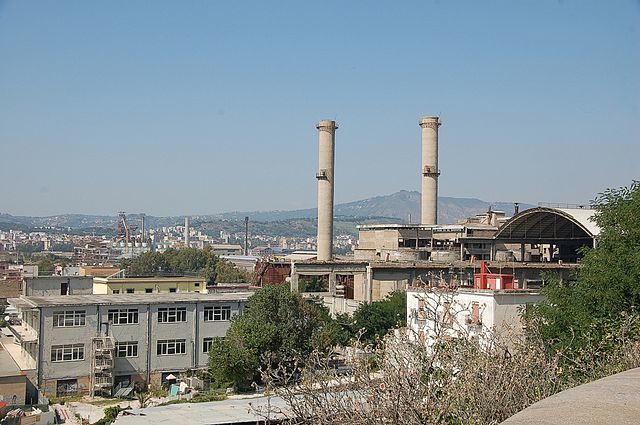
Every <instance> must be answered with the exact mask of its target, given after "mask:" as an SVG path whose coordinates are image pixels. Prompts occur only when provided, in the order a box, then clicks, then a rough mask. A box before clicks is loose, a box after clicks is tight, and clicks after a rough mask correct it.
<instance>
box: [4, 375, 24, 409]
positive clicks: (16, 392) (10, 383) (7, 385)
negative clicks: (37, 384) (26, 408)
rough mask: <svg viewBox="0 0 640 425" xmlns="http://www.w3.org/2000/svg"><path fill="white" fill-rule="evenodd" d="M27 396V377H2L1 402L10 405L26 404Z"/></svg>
mask: <svg viewBox="0 0 640 425" xmlns="http://www.w3.org/2000/svg"><path fill="white" fill-rule="evenodd" d="M26 395H27V376H26V375H14V376H0V401H3V402H5V403H7V404H9V405H11V404H16V405H22V404H25V397H26Z"/></svg>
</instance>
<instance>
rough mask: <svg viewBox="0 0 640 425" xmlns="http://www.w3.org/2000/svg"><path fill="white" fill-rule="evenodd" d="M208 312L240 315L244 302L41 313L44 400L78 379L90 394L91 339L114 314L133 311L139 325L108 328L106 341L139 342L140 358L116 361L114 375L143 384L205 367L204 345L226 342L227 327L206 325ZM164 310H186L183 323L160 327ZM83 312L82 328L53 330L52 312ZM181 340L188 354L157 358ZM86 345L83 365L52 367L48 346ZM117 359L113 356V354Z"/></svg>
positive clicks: (88, 307) (44, 310)
mask: <svg viewBox="0 0 640 425" xmlns="http://www.w3.org/2000/svg"><path fill="white" fill-rule="evenodd" d="M206 306H230V307H231V315H232V316H234V315H238V314H242V311H243V309H244V303H243V302H223V301H209V302H198V303H176V304H138V305H129V304H128V305H108V306H105V305H101V306H96V305H82V306H75V307H58V308H50V307H47V308H42V309H41V311H42V314H43V319H42V327H41V332H40V344H41V346H42V347H41V349H42V358H41V359H40V362H39V374H40V379H41V382H43V383H44V385H43V386H44V387H45V388H46V391H45V394H46V395H55V392H56V391H55V389H56V381H57V380H61V379H78V380H79V381H78V383H79V387H80V389H81V391H83V392H88V390H89V388H88V387H87V388H86V391H85V386H86V385H89V384H86V385H85V383H86V382H89V381H87V380H90V376H91V358H92V338H94V337H96V336H98V335H99V333H100V329H101V324H103V323H104V324H106V323H108V322H109V319H108V314H109V310H112V309H137V310H138V323H137V324H135V323H134V324H122V325H119V324H113V323H110V324H109V325H108V332H109V335H110V336H112V337H113V338H114V340H115V342H116V343H117V342H137V343H138V355H137V356H135V357H114V369H113V372H114V375H115V376H122V375H138V376H143V377H144V378H143V379H145V380H146V375H147V373H150V374H151V373H156V372H160V373H161V372H163V371H183V370H187V369H192V368H203V367H206V366H207V364H208V353H204V352H203V348H202V344H203V339H204V338H207V337H220V336H225V335H226V332H227V330H228V329H229V327H230V324H231V322H230V321H229V320H224V321H207V322H205V321H204V309H205V307H206ZM166 307H184V308H186V321H185V322H172V323H159V322H158V309H160V308H166ZM64 310H74V311H80V310H83V311H85V312H86V319H85V325H84V326H77V327H54V326H53V314H54V312H55V311H64ZM172 339H185V340H186V341H185V343H186V353H185V354H174V355H157V342H158V341H159V340H172ZM78 343H83V344H84V360H76V361H63V362H52V361H51V346H52V345H63V344H78ZM114 356H115V353H114Z"/></svg>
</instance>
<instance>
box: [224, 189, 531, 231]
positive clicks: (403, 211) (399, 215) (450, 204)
mask: <svg viewBox="0 0 640 425" xmlns="http://www.w3.org/2000/svg"><path fill="white" fill-rule="evenodd" d="M490 206H491V208H492V209H493V210H497V211H504V212H505V213H506V215H507V216H511V215H512V214H513V204H512V203H510V202H487V201H482V200H480V199H475V198H450V197H440V198H439V204H438V207H439V208H438V222H439V223H447V224H449V223H457V222H458V220H460V219H463V218H466V217H472V216H474V215H476V214H479V213H482V212H485V211H487V210H488V209H489V207H490ZM532 207H533V205H529V204H520V210H525V209H527V208H532ZM335 215H336V216H337V217H339V216H344V217H363V218H364V217H389V218H395V219H398V220H400V221H402V222H409V216H411V222H413V223H417V222H418V221H419V220H420V192H416V191H406V190H401V191H400V192H396V193H393V194H391V195H384V196H376V197H373V198H368V199H363V200H361V201H354V202H348V203H345V204H338V205H336V207H335ZM245 216H249V217H250V219H251V220H252V221H278V220H287V219H292V218H313V217H316V216H317V209H316V208H309V209H304V210H292V211H252V212H230V213H224V214H221V215H220V217H221V218H224V219H227V220H242V219H244V217H245Z"/></svg>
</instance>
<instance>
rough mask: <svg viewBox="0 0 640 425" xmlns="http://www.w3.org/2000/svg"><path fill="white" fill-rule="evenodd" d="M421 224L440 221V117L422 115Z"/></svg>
mask: <svg viewBox="0 0 640 425" xmlns="http://www.w3.org/2000/svg"><path fill="white" fill-rule="evenodd" d="M420 127H422V211H421V213H422V215H421V220H420V223H421V224H437V223H438V176H439V175H440V170H438V127H440V122H438V117H422V119H421V120H420Z"/></svg>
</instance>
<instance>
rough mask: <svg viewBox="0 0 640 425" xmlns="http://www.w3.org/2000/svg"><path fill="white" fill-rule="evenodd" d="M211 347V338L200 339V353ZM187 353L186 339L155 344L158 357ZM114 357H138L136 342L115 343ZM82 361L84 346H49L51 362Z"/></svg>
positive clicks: (161, 341)
mask: <svg viewBox="0 0 640 425" xmlns="http://www.w3.org/2000/svg"><path fill="white" fill-rule="evenodd" d="M212 345H213V337H207V338H203V339H202V352H203V353H208V352H209V350H210V349H211V346H212ZM186 353H187V340H186V339H162V340H158V342H157V343H156V354H157V355H159V356H171V355H176V354H186ZM115 355H116V357H138V342H137V341H128V342H117V343H116V348H115ZM76 360H84V344H65V345H52V346H51V361H52V362H70V361H76Z"/></svg>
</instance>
